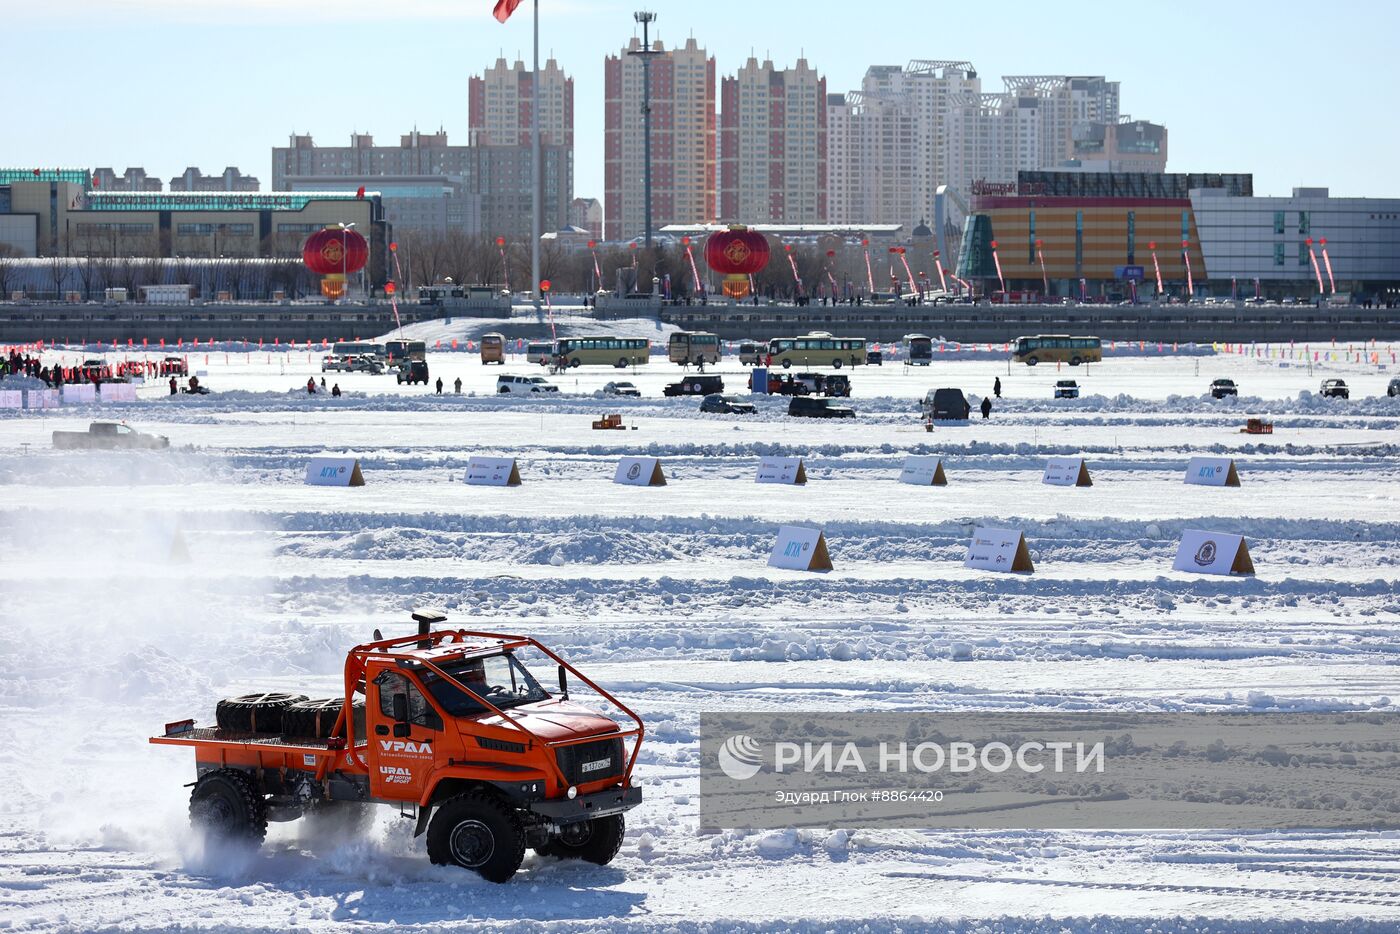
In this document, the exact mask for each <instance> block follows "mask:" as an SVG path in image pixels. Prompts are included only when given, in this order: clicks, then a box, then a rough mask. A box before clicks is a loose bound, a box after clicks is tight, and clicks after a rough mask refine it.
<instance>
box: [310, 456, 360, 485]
mask: <svg viewBox="0 0 1400 934" xmlns="http://www.w3.org/2000/svg"><path fill="white" fill-rule="evenodd" d="M306 483H307V485H309V486H364V485H365V476H364V474H362V473H361V472H360V462H359V460H358V459H357V458H354V457H313V458H311V460H310V461H309V462H308V463H307V465H306Z"/></svg>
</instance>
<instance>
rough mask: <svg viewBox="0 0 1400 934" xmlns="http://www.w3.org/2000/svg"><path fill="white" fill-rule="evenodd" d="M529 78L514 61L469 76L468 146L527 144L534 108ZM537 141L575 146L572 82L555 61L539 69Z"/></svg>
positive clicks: (522, 67) (498, 60) (525, 71)
mask: <svg viewBox="0 0 1400 934" xmlns="http://www.w3.org/2000/svg"><path fill="white" fill-rule="evenodd" d="M532 79H533V74H532V72H531V70H530V69H529V68H527V67H526V66H525V63H524V62H522V61H519V60H517V61H516V62H515V64H514V65H507V64H506V60H505V59H504V58H498V59H496V64H495V65H493V66H491V67H490V68H488V69H486V71H485V72H483V73H482V74H480V75H472V77H471V81H470V82H469V84H468V89H467V119H468V124H469V126H470V129H471V139H470V142H471V145H473V146H526V147H528V146H529V145H530V121H531V116H532V108H533V103H534V82H533V80H532ZM540 100H541V101H542V102H543V103H542V104H541V106H540V142H541V143H543V144H545V145H553V146H567V147H569V149H570V150H572V149H573V145H574V79H573V78H570V77H568V76H567V75H565V74H564V72H563V70H562V69H561V68H560V67H559V63H558V62H556V61H555V60H554V59H552V58H551V59H550V60H549V61H547V62H545V64H544V66H543V67H541V68H540Z"/></svg>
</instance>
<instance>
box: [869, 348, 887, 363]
mask: <svg viewBox="0 0 1400 934" xmlns="http://www.w3.org/2000/svg"><path fill="white" fill-rule="evenodd" d="M865 362H866V363H868V364H870V365H871V366H884V365H885V352H884V351H883V350H867V351H866V352H865Z"/></svg>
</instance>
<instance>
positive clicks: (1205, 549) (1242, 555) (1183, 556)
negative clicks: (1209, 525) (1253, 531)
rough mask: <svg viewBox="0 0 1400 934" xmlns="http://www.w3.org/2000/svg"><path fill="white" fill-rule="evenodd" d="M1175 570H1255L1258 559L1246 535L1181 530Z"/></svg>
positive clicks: (1250, 572) (1225, 571)
mask: <svg viewBox="0 0 1400 934" xmlns="http://www.w3.org/2000/svg"><path fill="white" fill-rule="evenodd" d="M1172 570H1174V571H1186V572H1188V573H1191V574H1253V573H1254V561H1253V559H1252V558H1250V556H1249V546H1248V545H1246V544H1245V540H1244V536H1243V535H1233V534H1231V533H1228V532H1205V531H1202V530H1200V529H1187V530H1185V531H1184V532H1182V533H1181V545H1180V546H1179V547H1178V548H1177V550H1176V561H1175V562H1174V563H1173V564H1172Z"/></svg>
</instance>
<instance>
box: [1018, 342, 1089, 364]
mask: <svg viewBox="0 0 1400 934" xmlns="http://www.w3.org/2000/svg"><path fill="white" fill-rule="evenodd" d="M1011 359H1012V360H1015V361H1016V362H1017V363H1024V364H1025V365H1026V366H1035V365H1036V364H1037V363H1040V362H1041V361H1044V362H1046V363H1068V364H1069V365H1070V366H1079V364H1081V363H1099V362H1101V361H1102V360H1103V342H1102V341H1100V340H1099V339H1098V338H1097V337H1070V336H1069V335H1068V334H1037V335H1036V336H1035V337H1018V338H1016V342H1015V343H1014V344H1012V345H1011Z"/></svg>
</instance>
